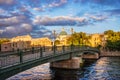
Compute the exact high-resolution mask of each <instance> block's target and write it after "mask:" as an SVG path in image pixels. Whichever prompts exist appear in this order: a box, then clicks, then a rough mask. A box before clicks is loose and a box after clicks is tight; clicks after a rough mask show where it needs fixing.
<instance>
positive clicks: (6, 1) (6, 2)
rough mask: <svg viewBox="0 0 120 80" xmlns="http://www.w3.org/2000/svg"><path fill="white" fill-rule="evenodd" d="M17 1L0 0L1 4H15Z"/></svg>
mask: <svg viewBox="0 0 120 80" xmlns="http://www.w3.org/2000/svg"><path fill="white" fill-rule="evenodd" d="M15 2H16V0H0V4H7V5H11V4H14V3H15Z"/></svg>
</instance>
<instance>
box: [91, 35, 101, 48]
mask: <svg viewBox="0 0 120 80" xmlns="http://www.w3.org/2000/svg"><path fill="white" fill-rule="evenodd" d="M90 37H91V38H90V40H89V41H90V44H91V45H90V46H92V47H97V46H98V45H101V44H102V37H101V35H100V34H91V35H90Z"/></svg>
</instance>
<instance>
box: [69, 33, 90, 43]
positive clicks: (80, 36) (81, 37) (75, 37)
mask: <svg viewBox="0 0 120 80" xmlns="http://www.w3.org/2000/svg"><path fill="white" fill-rule="evenodd" d="M88 38H89V36H87V35H86V33H84V32H79V33H76V32H74V33H73V34H72V35H71V37H69V38H68V40H67V41H68V42H67V43H68V44H74V45H86V44H88V43H89V41H88Z"/></svg>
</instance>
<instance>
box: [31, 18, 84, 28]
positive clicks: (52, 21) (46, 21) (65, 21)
mask: <svg viewBox="0 0 120 80" xmlns="http://www.w3.org/2000/svg"><path fill="white" fill-rule="evenodd" d="M84 22H85V18H80V17H69V16H57V17H52V18H51V17H47V16H45V17H41V16H37V17H36V18H35V20H34V22H33V23H34V24H37V25H44V26H53V25H54V26H56V25H57V26H62V25H77V24H78V23H79V24H83V23H84Z"/></svg>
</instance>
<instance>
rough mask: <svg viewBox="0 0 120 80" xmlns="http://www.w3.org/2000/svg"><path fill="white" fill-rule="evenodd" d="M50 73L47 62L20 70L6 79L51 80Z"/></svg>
mask: <svg viewBox="0 0 120 80" xmlns="http://www.w3.org/2000/svg"><path fill="white" fill-rule="evenodd" d="M51 78H52V74H51V71H50V69H49V63H46V64H43V65H40V66H37V67H34V68H32V69H29V70H26V71H24V72H21V73H19V74H17V75H15V76H12V77H10V78H8V79H7V80H41V79H42V80H51Z"/></svg>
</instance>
